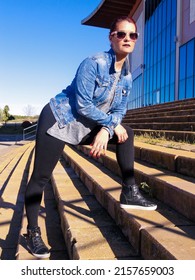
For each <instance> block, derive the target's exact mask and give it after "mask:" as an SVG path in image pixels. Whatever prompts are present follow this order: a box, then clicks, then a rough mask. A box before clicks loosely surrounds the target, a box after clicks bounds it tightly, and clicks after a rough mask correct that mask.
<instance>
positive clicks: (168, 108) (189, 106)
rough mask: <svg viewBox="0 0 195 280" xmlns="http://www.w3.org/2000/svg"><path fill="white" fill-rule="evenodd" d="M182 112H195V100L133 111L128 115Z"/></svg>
mask: <svg viewBox="0 0 195 280" xmlns="http://www.w3.org/2000/svg"><path fill="white" fill-rule="evenodd" d="M180 110H184V111H188V110H195V98H190V99H185V100H179V101H173V102H167V103H161V104H156V105H151V106H147V107H141V108H136V109H131V110H128V111H127V115H133V114H136V115H139V114H144V113H157V114H159V113H163V112H172V111H180Z"/></svg>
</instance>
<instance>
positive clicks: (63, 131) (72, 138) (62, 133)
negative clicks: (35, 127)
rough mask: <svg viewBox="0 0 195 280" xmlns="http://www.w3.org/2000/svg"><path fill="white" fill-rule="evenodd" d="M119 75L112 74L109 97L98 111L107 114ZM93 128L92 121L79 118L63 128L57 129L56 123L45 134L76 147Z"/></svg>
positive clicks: (93, 123)
mask: <svg viewBox="0 0 195 280" xmlns="http://www.w3.org/2000/svg"><path fill="white" fill-rule="evenodd" d="M120 74H121V72H116V73H114V74H113V76H114V77H113V78H114V82H113V85H112V88H111V90H110V92H109V96H108V98H107V99H106V102H105V103H103V104H101V106H99V107H98V108H99V109H101V110H102V111H104V112H106V113H107V112H108V110H109V108H110V104H111V103H112V101H113V98H114V94H115V88H116V85H117V82H118V80H119V77H120ZM95 126H97V124H96V123H95V122H94V121H93V120H90V119H87V118H85V117H83V116H80V117H79V118H78V119H77V120H74V121H72V122H70V123H68V124H67V125H66V126H65V127H63V128H59V126H58V123H57V122H56V123H55V124H54V125H53V126H52V127H50V128H49V129H48V131H47V133H48V134H50V135H51V136H53V137H55V138H58V139H60V140H62V141H64V142H66V143H69V144H73V145H77V144H79V143H80V142H81V140H82V139H83V137H84V136H86V135H87V134H89V133H90V131H91V130H92V129H93V128H94V127H95Z"/></svg>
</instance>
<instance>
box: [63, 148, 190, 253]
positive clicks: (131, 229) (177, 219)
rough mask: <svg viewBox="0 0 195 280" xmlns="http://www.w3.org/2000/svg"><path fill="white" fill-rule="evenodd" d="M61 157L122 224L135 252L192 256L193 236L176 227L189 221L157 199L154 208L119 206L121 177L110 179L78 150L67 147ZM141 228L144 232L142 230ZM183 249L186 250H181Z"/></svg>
mask: <svg viewBox="0 0 195 280" xmlns="http://www.w3.org/2000/svg"><path fill="white" fill-rule="evenodd" d="M64 157H65V158H66V160H67V161H68V162H69V163H70V164H71V166H72V168H74V169H75V171H76V172H77V174H78V175H79V177H80V178H81V180H83V182H84V184H85V185H86V186H87V187H88V188H89V189H90V192H93V193H94V194H95V196H96V198H97V199H98V201H99V202H100V203H101V204H102V206H103V207H104V208H105V209H106V210H107V211H108V213H109V214H110V215H111V217H112V218H113V219H114V220H115V221H116V222H117V224H118V225H119V226H120V227H121V229H122V231H123V233H124V234H125V235H126V236H127V238H128V239H129V241H130V243H131V244H132V245H133V247H134V248H135V250H136V252H137V253H141V255H142V256H147V259H195V252H194V251H193V250H191V248H192V247H191V246H192V244H194V245H193V246H195V239H194V236H191V235H188V234H187V230H186V231H185V230H183V232H181V231H180V229H179V226H180V225H181V224H182V225H183V226H185V227H186V228H187V229H189V228H190V227H192V226H194V224H193V223H192V222H190V221H189V220H187V219H185V218H183V217H182V216H180V215H179V214H178V213H177V212H174V211H173V210H171V209H169V208H166V207H164V206H162V205H161V204H160V203H158V210H157V211H138V210H132V211H130V210H128V211H126V210H124V209H121V208H120V206H119V203H118V201H119V195H120V189H121V187H120V183H119V182H118V181H119V180H120V178H118V177H114V179H113V176H112V173H111V172H109V171H108V170H106V169H105V168H104V167H103V166H101V165H99V164H98V163H97V164H94V162H92V161H91V160H90V159H89V158H83V157H82V156H79V155H78V154H77V152H75V151H73V150H71V149H70V148H68V147H66V148H65V152H64ZM89 170H90V175H89ZM117 178H118V179H117ZM160 228H163V230H162V231H161V239H159V232H160ZM166 228H168V229H169V232H170V233H172V236H173V239H174V240H175V244H174V246H175V248H177V249H176V250H173V248H172V246H170V243H169V239H170V237H169V236H166V235H164V234H163V232H164V231H165V229H166ZM143 229H144V230H145V232H147V234H142V232H143ZM183 229H184V228H183ZM143 233H144V232H143ZM184 236H187V237H188V239H190V242H191V243H190V244H191V246H190V247H189V246H188V245H189V244H187V245H186V243H185V238H183V239H182V237H184ZM180 237H181V238H180ZM181 240H182V241H181ZM162 241H163V242H162ZM143 242H144V243H143ZM141 244H145V245H144V248H145V246H146V248H153V247H155V254H154V253H152V254H151V255H149V254H150V253H149V252H150V250H149V249H147V250H145V251H144V248H143V247H142V245H141ZM181 244H182V245H181ZM183 250H185V252H189V254H188V253H185V254H183Z"/></svg>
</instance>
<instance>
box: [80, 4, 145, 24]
mask: <svg viewBox="0 0 195 280" xmlns="http://www.w3.org/2000/svg"><path fill="white" fill-rule="evenodd" d="M140 2H141V0H102V1H101V3H100V4H99V5H98V6H97V8H96V9H95V10H94V11H93V12H92V13H91V14H90V15H89V16H88V17H86V18H85V19H83V20H82V21H81V23H82V24H84V25H90V26H97V27H102V28H110V25H111V23H112V21H113V20H114V19H115V18H116V17H117V16H128V15H130V16H131V14H132V13H133V11H134V10H135V8H136V7H137V4H138V3H140Z"/></svg>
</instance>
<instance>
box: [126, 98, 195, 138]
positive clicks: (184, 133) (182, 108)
mask: <svg viewBox="0 0 195 280" xmlns="http://www.w3.org/2000/svg"><path fill="white" fill-rule="evenodd" d="M123 122H124V123H126V124H128V125H129V126H131V127H132V128H133V129H134V132H135V134H136V135H149V136H151V137H156V138H158V137H164V138H166V139H168V140H174V141H187V142H189V143H195V98H190V99H185V100H180V101H174V102H167V103H163V104H158V105H153V106H148V107H143V108H138V109H134V110H129V111H128V112H127V114H126V116H125V118H124V121H123Z"/></svg>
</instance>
